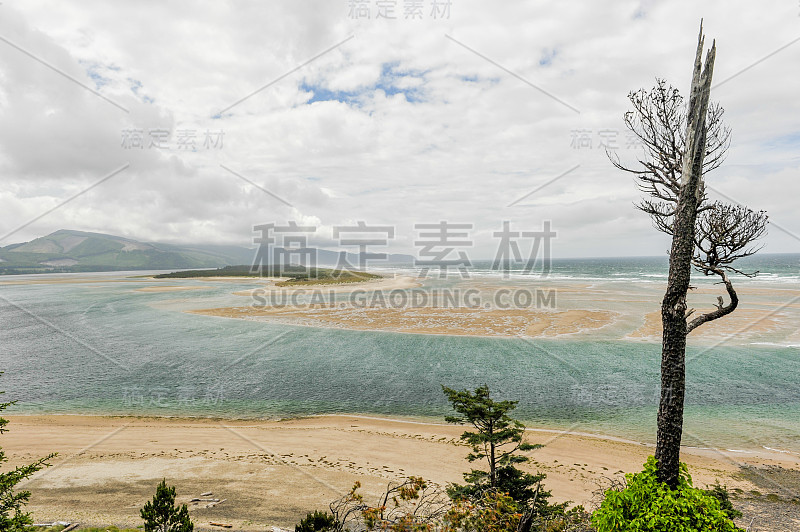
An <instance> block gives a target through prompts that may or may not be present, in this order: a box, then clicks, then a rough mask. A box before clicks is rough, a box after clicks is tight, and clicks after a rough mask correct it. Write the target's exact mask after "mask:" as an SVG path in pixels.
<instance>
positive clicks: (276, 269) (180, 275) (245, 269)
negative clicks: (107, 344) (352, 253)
mask: <svg viewBox="0 0 800 532" xmlns="http://www.w3.org/2000/svg"><path fill="white" fill-rule="evenodd" d="M196 277H288V279H286V280H285V281H281V282H279V283H277V286H311V285H331V284H341V283H360V282H363V281H369V280H371V279H380V277H381V276H380V275H375V274H373V273H367V272H356V271H348V270H333V269H330V268H307V267H305V266H265V267H264V268H263V269H262V272H261V275H259V274H258V273H253V272H252V271H251V269H250V266H226V267H224V268H218V269H215V270H189V271H182V272H172V273H162V274H160V275H156V276H155V278H156V279H192V278H196Z"/></svg>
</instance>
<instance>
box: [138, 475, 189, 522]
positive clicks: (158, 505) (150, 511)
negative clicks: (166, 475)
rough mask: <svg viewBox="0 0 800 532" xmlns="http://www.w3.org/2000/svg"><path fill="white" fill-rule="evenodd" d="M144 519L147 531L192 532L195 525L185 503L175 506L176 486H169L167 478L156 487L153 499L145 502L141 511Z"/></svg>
mask: <svg viewBox="0 0 800 532" xmlns="http://www.w3.org/2000/svg"><path fill="white" fill-rule="evenodd" d="M139 513H140V515H141V516H142V519H144V530H145V532H192V531H193V530H194V525H193V524H192V521H191V519H189V510H188V508H186V505H185V504H182V505H181V506H180V507H176V506H175V487H174V486H170V487H167V481H166V479H164V480H162V481H161V483H160V484H159V485H158V487H157V488H156V494H155V496H154V497H153V500H152V501H148V502H147V503H145V505H144V507H143V508H142V509H141V511H140V512H139Z"/></svg>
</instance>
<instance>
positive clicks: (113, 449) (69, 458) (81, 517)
mask: <svg viewBox="0 0 800 532" xmlns="http://www.w3.org/2000/svg"><path fill="white" fill-rule="evenodd" d="M9 418H10V420H11V424H10V426H9V427H10V428H11V431H10V432H8V433H7V434H4V435H3V436H2V438H3V448H4V449H5V450H6V452H7V453H8V455H9V457H10V459H11V464H12V465H13V464H18V463H23V462H25V461H30V460H32V459H33V458H35V457H39V456H42V455H45V454H47V453H49V452H54V451H56V452H58V453H59V455H58V456H57V457H56V458H55V459H53V461H52V464H53V467H51V468H48V469H46V470H43V471H40V472H39V473H38V474H37V475H36V476H35V477H34V478H33V479H31V480H30V481H28V482H27V483H26V484H25V486H24V487H25V489H29V490H31V492H32V493H33V495H32V497H31V503H30V505H29V509H30V510H31V511H32V512H33V516H34V518H35V519H36V521H37V522H50V521H54V520H67V521H80V522H81V523H85V524H96V525H103V524H104V525H109V524H117V525H126V526H136V525H138V524H140V523H139V518H138V511H139V508H141V506H142V505H143V504H144V502H145V501H146V500H148V499H149V498H150V497H152V493H153V492H154V489H155V485H156V484H157V483H158V482H159V481H160V480H161V478H166V479H167V481H168V482H169V483H170V484H173V485H175V486H176V487H177V493H178V500H179V502H187V503H188V502H189V501H190V499H191V498H193V497H199V495H200V494H201V493H206V492H213V497H214V498H219V499H225V502H223V503H221V504H218V505H216V506H215V507H212V508H206V507H205V504H206V503H189V505H190V513H191V515H192V518H193V520H194V521H195V523H196V526H197V528H198V529H211V528H210V527H209V525H208V523H209V522H210V521H215V522H225V523H230V524H233V525H234V528H235V529H237V530H265V528H266V529H267V530H269V528H268V527H269V526H283V527H290V526H292V525H293V524H295V523H296V522H297V521H298V519H299V518H300V517H302V516H304V515H305V513H306V512H308V511H312V510H315V509H325V508H326V507H327V504H328V502H329V501H331V500H333V499H335V498H337V497H338V496H340V495H341V494H342V493H344V492H345V491H347V490H348V489H349V488H350V487H351V486H352V485H353V483H354V482H355V481H360V482H361V483H362V484H363V486H364V493H365V494H366V495H373V496H377V494H378V493H380V492H381V490H382V489H384V488H385V486H386V483H387V482H390V481H392V480H397V479H401V478H404V477H405V476H407V475H419V476H423V477H424V478H426V479H428V480H430V481H432V482H435V483H438V484H441V485H445V484H446V483H448V482H457V481H460V480H461V473H462V472H464V471H466V470H468V469H469V468H470V464H469V463H468V462H467V461H466V460H465V458H464V456H465V455H466V454H467V452H468V449H467V448H466V447H464V446H463V445H460V443H459V442H458V436H459V435H460V434H461V432H462V431H463V428H462V427H458V426H450V425H444V424H439V423H435V422H433V423H430V422H425V421H415V420H410V419H407V420H390V419H380V418H374V417H365V416H355V415H353V416H350V415H335V416H320V417H312V418H301V419H293V420H282V421H252V420H249V421H231V420H212V419H174V418H134V417H99V416H9ZM528 439H529V441H530V442H531V443H541V444H544V445H545V447H544V448H542V449H538V450H536V451H532V452H530V453H528V454H529V456H531V458H532V462H530V463H529V464H526V465H525V466H524V468H525V469H528V470H530V471H542V472H545V473H546V474H547V476H548V478H547V480H546V486H547V488H548V489H551V490H552V491H553V496H554V499H555V500H557V501H564V500H571V501H574V502H575V503H577V504H583V505H585V506H587V507H590V506H592V504H593V501H594V500H595V494H596V492H597V490H598V489H599V488H600V487H601V486H604V485H606V483H607V482H608V479H609V478H614V477H618V476H619V475H621V474H622V472H630V471H636V470H639V469H641V464H642V463H643V462H644V461H645V459H646V457H647V456H648V455H649V454H652V452H653V449H652V447H651V446H648V445H644V444H639V443H635V442H628V441H625V440H620V439H617V438H604V437H600V436H591V435H583V434H575V433H570V432H564V431H559V430H530V431H529V435H528ZM683 459H684V460H685V461H686V462H687V463H688V464H689V467H690V472H691V473H692V475H693V476H694V479H695V485H698V486H704V485H706V484H710V483H713V482H714V481H716V480H720V481H721V482H722V483H724V484H727V485H728V487H729V488H730V489H734V488H738V489H741V490H743V492H744V493H745V494H747V493H750V492H751V491H753V490H756V491H757V490H760V492H759V493H761V492H763V495H765V496H766V495H767V494H768V493H774V494H775V495H776V496H778V497H781V498H783V497H786V496H787V494H786V493H783V492H782V490H783V488H782V487H781V485H780V484H779V483H775V486H774V487H773V489H771V490H766V491H765V489H764V488H763V487H759V486H757V484H758V479H759V477H758V476H756V477H753V478H750V479H748V476H747V475H743V473H742V471H743V470H742V467H743V466H754V467H757V468H759V469H757V470H756V471H767V469H766V468H772V469H774V470H777V469H776V468H781V469H780V470H781V471H786V469H787V468H797V467H798V457H797V456H795V455H790V454H783V453H778V452H770V451H766V450H765V451H764V453H763V454H760V455H756V454H752V453H749V454H748V453H735V452H729V451H726V450H713V449H693V448H686V449H685V450H684V454H683ZM751 476H752V475H751ZM765 478H766V476H765ZM754 481H755V483H754ZM783 484H785V485H786V486H787V489H789V488H788V486H789V485H788V484H786V483H783ZM760 530H767V528H761V529H760Z"/></svg>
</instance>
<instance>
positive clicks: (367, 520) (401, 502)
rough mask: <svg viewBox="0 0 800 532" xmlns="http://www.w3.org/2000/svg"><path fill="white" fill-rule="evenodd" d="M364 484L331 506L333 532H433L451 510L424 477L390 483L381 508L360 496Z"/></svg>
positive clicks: (354, 488)
mask: <svg viewBox="0 0 800 532" xmlns="http://www.w3.org/2000/svg"><path fill="white" fill-rule="evenodd" d="M360 488H361V483H360V482H356V483H355V485H354V486H353V489H351V490H350V492H349V493H348V494H346V495H345V496H343V497H342V498H340V499H338V500H336V501H334V502H332V503H331V505H330V510H331V514H332V515H333V518H334V521H335V523H336V524H335V525H334V527H333V528H331V529H330V530H332V531H333V532H341V531H343V530H382V531H397V532H401V531H402V532H422V531H425V532H429V531H434V530H437V528H435V527H436V523H437V522H438V520H439V519H440V518H441V516H442V515H444V513H445V512H446V511H447V509H448V508H449V500H448V498H447V496H446V495H445V494H444V493H443V492H442V491H441V490H440V489H439V488H437V487H435V486H431V485H429V484H428V483H427V482H426V481H425V480H424V479H423V478H421V477H409V478H407V479H406V480H404V481H403V482H399V483H397V482H393V483H390V484H389V485H388V486H387V488H386V492H385V493H384V494H383V495H382V496H381V497H380V499H379V500H378V502H377V504H375V505H374V506H373V505H369V504H367V503H366V502H365V501H364V496H363V495H361V494H360V493H358V490H359V489H360Z"/></svg>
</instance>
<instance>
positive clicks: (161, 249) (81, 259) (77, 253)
mask: <svg viewBox="0 0 800 532" xmlns="http://www.w3.org/2000/svg"><path fill="white" fill-rule="evenodd" d="M300 251H302V250H300ZM315 251H316V253H317V261H318V264H319V265H320V266H324V265H330V266H333V265H335V264H336V261H337V259H338V257H339V253H338V252H336V251H330V250H324V249H317V250H315ZM254 256H255V249H248V248H244V247H239V246H224V245H175V244H159V243H152V242H150V243H146V242H139V241H137V240H132V239H129V238H124V237H120V236H113V235H106V234H102V233H89V232H84V231H71V230H66V229H62V230H60V231H56V232H55V233H52V234H49V235H47V236H43V237H41V238H37V239H35V240H31V241H30V242H25V243H23V244H12V245H10V246H6V247H0V275H4V274H6V275H8V274H25V273H66V272H94V271H124V270H180V269H198V268H222V267H225V266H234V265H237V264H251V263H252V261H253V258H254ZM347 260H348V262H350V264H357V263H358V255H357V254H352V253H348V254H347ZM389 261H390V262H393V263H398V264H407V263H408V264H410V263H411V262H412V261H413V257H411V256H410V255H394V254H393V255H390V257H389Z"/></svg>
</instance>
